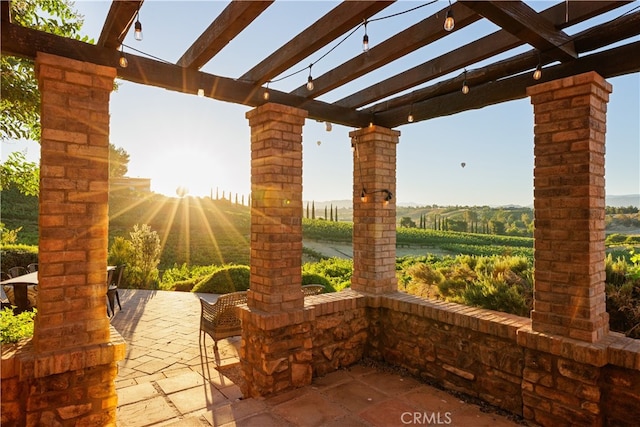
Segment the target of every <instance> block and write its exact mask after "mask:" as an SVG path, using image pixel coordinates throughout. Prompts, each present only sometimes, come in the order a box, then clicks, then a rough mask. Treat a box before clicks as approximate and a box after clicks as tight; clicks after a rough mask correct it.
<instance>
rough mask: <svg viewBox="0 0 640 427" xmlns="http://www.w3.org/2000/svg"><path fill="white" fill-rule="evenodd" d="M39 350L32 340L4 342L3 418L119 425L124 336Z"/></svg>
mask: <svg viewBox="0 0 640 427" xmlns="http://www.w3.org/2000/svg"><path fill="white" fill-rule="evenodd" d="M111 333H112V339H111V342H110V343H108V344H100V345H94V346H90V347H86V348H79V349H76V350H74V351H72V352H70V351H67V350H63V351H58V352H50V353H47V354H36V353H35V352H34V348H33V345H32V342H31V340H29V341H23V342H22V343H19V344H16V345H3V347H2V366H1V369H2V370H1V382H0V386H1V393H2V406H1V409H0V412H1V420H0V424H1V425H2V426H3V427H4V426H7V427H8V426H23V425H47V426H49V425H57V426H75V425H87V426H89V425H91V426H93V425H96V426H97V425H115V420H116V407H117V403H118V398H117V394H116V389H115V378H116V377H117V375H118V367H117V362H118V361H119V360H122V359H123V358H124V354H125V342H124V340H122V338H121V337H120V334H118V333H117V332H115V329H113V328H111Z"/></svg>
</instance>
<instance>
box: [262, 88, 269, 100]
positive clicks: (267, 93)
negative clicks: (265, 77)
mask: <svg viewBox="0 0 640 427" xmlns="http://www.w3.org/2000/svg"><path fill="white" fill-rule="evenodd" d="M262 98H264V100H265V101H268V100H269V90H268V89H265V90H264V93H263V94H262Z"/></svg>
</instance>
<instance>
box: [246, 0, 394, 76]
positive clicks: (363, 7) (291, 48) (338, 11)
mask: <svg viewBox="0 0 640 427" xmlns="http://www.w3.org/2000/svg"><path fill="white" fill-rule="evenodd" d="M392 3H393V1H344V2H342V3H340V4H339V5H338V6H336V7H335V8H333V9H332V10H331V11H329V12H328V13H327V14H326V15H324V16H323V17H322V18H320V19H319V20H318V21H316V22H315V23H313V24H312V25H311V26H309V27H308V28H307V29H306V30H304V31H302V32H301V33H300V34H298V35H297V36H295V37H294V38H293V39H291V40H289V41H288V42H287V43H285V44H284V45H283V46H282V47H281V48H280V49H278V50H276V51H275V52H273V53H272V54H271V55H269V56H268V57H267V58H266V59H264V60H263V61H262V62H260V63H259V64H257V65H256V66H254V67H253V68H252V69H250V70H249V71H247V72H246V73H244V74H243V75H242V76H241V77H240V80H245V81H252V82H255V84H258V85H261V84H263V83H265V82H267V81H269V80H271V79H272V78H274V77H276V76H277V75H279V74H280V73H282V72H284V71H286V70H288V69H289V68H291V67H292V66H294V65H295V64H297V63H298V62H300V61H301V60H303V59H304V58H306V57H308V56H309V55H311V54H312V53H314V52H316V51H317V50H319V49H321V48H322V47H324V46H326V45H327V44H329V43H331V42H332V41H333V40H335V39H336V38H338V37H340V36H341V35H342V34H344V33H345V32H347V31H349V30H350V29H352V28H353V27H355V26H356V25H359V24H360V23H362V21H363V20H364V19H365V18H369V17H370V16H372V15H374V14H376V13H378V12H380V11H381V10H382V9H384V8H386V7H387V6H389V5H390V4H392Z"/></svg>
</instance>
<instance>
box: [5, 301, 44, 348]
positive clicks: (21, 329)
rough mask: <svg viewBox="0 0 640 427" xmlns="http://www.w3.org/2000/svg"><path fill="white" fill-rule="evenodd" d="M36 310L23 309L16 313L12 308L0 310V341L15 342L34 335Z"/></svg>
mask: <svg viewBox="0 0 640 427" xmlns="http://www.w3.org/2000/svg"><path fill="white" fill-rule="evenodd" d="M35 315H36V310H34V311H23V312H22V313H20V314H18V315H14V314H13V311H12V310H11V309H10V308H5V309H4V310H2V311H0V343H3V344H7V343H14V342H18V341H20V340H21V339H22V338H28V337H31V336H33V317H34V316H35Z"/></svg>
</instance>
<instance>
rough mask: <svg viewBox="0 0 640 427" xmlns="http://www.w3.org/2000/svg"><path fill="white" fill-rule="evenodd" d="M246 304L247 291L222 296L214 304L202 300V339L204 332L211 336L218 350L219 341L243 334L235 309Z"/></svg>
mask: <svg viewBox="0 0 640 427" xmlns="http://www.w3.org/2000/svg"><path fill="white" fill-rule="evenodd" d="M246 302H247V292H246V291H240V292H231V293H229V294H224V295H220V296H219V297H218V300H217V301H216V302H215V303H213V304H211V303H209V302H207V301H205V300H203V299H202V298H200V307H201V311H200V338H202V333H203V332H204V333H205V334H209V336H210V337H211V338H213V342H214V348H218V340H221V339H223V338H228V337H233V336H236V335H240V334H242V324H241V323H240V319H239V318H238V316H236V313H235V307H236V306H238V305H240V304H244V303H246ZM205 338H206V335H205Z"/></svg>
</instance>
